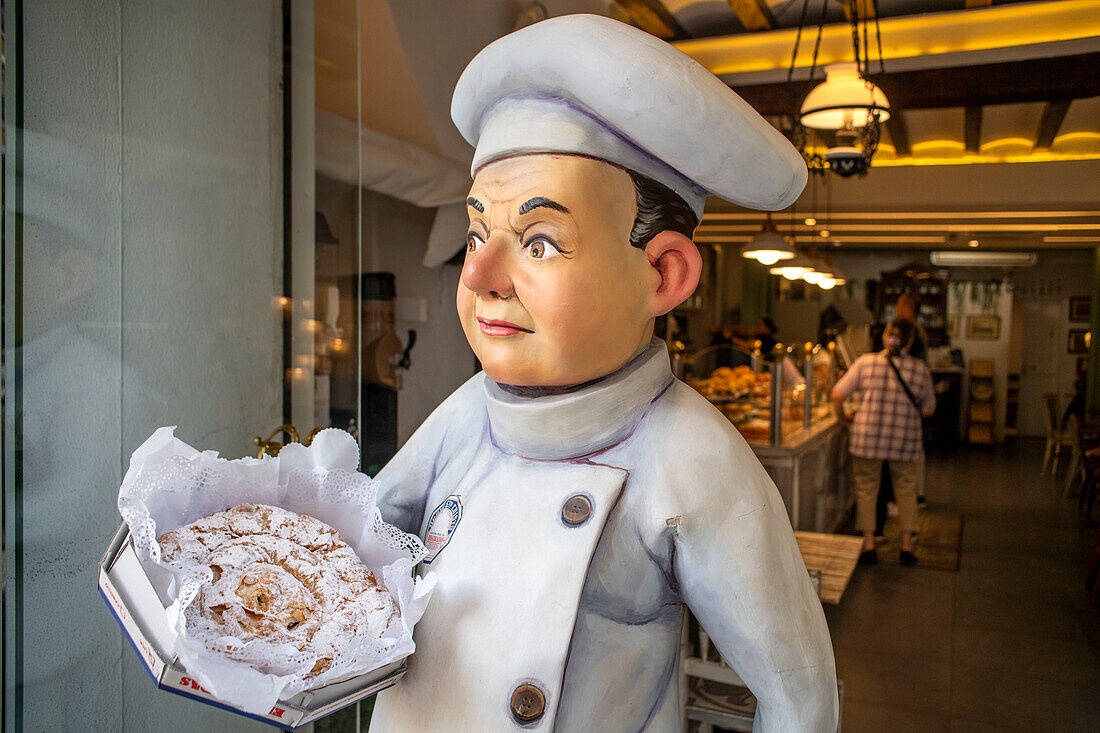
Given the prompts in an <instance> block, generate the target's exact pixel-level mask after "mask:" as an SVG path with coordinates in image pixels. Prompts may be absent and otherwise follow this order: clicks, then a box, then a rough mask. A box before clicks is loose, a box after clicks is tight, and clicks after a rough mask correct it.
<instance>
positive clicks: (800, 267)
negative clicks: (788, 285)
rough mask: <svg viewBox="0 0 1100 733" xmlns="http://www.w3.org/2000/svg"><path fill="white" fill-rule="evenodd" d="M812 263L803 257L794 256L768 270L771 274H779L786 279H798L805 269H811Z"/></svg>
mask: <svg viewBox="0 0 1100 733" xmlns="http://www.w3.org/2000/svg"><path fill="white" fill-rule="evenodd" d="M812 269H813V265H812V263H811V262H810V261H809V260H808V259H807V258H805V257H796V258H794V259H793V260H788V261H786V262H784V263H783V264H781V265H780V266H779V267H773V268H771V269H770V270H768V272H770V273H771V274H773V275H781V276H783V277H784V278H786V279H787V280H798V279H799V278H801V277H802V275H803V274H804V273H805V272H806V271H807V270H812Z"/></svg>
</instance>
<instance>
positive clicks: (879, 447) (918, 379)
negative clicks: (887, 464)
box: [836, 351, 936, 461]
mask: <svg viewBox="0 0 1100 733" xmlns="http://www.w3.org/2000/svg"><path fill="white" fill-rule="evenodd" d="M886 359H887V357H886V352H885V351H880V352H878V353H876V354H864V355H863V356H861V357H859V358H858V359H856V363H855V364H853V365H852V368H851V369H849V370H848V373H847V374H845V375H844V376H843V377H842V378H841V380H840V381H839V382H837V385H836V391H837V392H839V393H840V394H842V395H843V396H844V397H845V398H847V397H850V396H851V395H852V394H853V393H855V392H859V393H860V402H859V409H857V410H856V415H855V418H854V420H853V421H852V436H851V441H850V443H849V448H848V449H849V451H850V452H851V453H852V455H854V456H860V457H861V458H879V459H886V460H895V461H915V460H917V459H918V458H920V456H921V453H922V451H923V450H924V446H923V445H922V443H921V416H920V415H919V414H918V413H917V408H916V407H914V406H913V403H912V402H910V401H909V397H908V396H907V395H906V394H905V390H904V389H903V388H902V386H901V384H900V383H899V382H898V377H897V375H896V374H894V370H893V369H891V368H890V364H889V363H888V362H887V360H886ZM894 364H895V365H897V368H898V371H899V372H901V376H902V378H904V379H905V383H906V384H907V385H909V391H910V392H912V393H913V396H914V397H915V398H916V399H917V402H918V403H920V405H921V407H928V406H932V407H934V406H935V404H936V396H935V394H934V393H933V391H932V373H931V372H930V371H929V370H928V365H927V364H925V363H924V362H923V361H921V360H920V359H916V358H914V357H912V356H909V355H908V354H902V355H900V356H895V357H894Z"/></svg>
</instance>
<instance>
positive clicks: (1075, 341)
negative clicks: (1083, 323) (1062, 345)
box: [1066, 328, 1090, 354]
mask: <svg viewBox="0 0 1100 733" xmlns="http://www.w3.org/2000/svg"><path fill="white" fill-rule="evenodd" d="M1089 341H1090V339H1089V332H1088V330H1086V329H1084V328H1071V329H1070V330H1069V340H1068V343H1067V344H1066V351H1068V352H1069V353H1071V354H1087V353H1089Z"/></svg>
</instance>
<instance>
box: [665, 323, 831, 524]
mask: <svg viewBox="0 0 1100 733" xmlns="http://www.w3.org/2000/svg"><path fill="white" fill-rule="evenodd" d="M682 361H683V364H684V379H685V381H686V382H687V383H688V385H689V386H691V387H692V388H693V389H695V390H696V391H697V392H699V393H700V394H701V395H703V396H704V397H706V398H707V399H708V400H709V401H710V402H711V403H712V404H713V405H714V406H715V407H716V408H718V410H720V411H721V412H722V414H723V415H725V416H726V417H727V418H729V420H730V422H731V423H733V425H734V427H736V428H737V431H738V432H739V433H741V435H742V437H744V438H745V440H746V441H747V442H748V444H749V446H750V447H751V448H752V450H753V452H754V453H755V454H756V457H757V458H758V459H760V462H761V463H762V464H763V465H764V468H765V469H767V471H768V473H769V475H770V476H771V478H772V480H773V481H774V482H775V484H776V487H777V488H778V489H779V493H780V494H781V495H782V497H783V501H784V504H785V505H786V507H787V512H788V515H789V516H790V518H791V525H792V526H793V527H794V528H795V529H806V530H814V531H818V532H824V531H833V530H835V529H836V528H837V526H838V525H839V524H840V523H842V522H843V519H844V516H845V515H846V513H847V511H848V509H849V508H850V506H851V498H850V496H849V493H848V482H847V478H846V476H847V463H846V461H847V433H846V432H845V431H844V430H843V429H842V428H841V427H840V425H839V424H838V423H837V422H836V420H835V418H834V417H833V415H832V410H831V405H830V400H829V395H830V392H831V391H832V388H833V385H834V384H835V383H836V378H837V368H836V358H835V354H834V349H833V347H832V345H827V346H826V345H820V344H818V345H814V344H809V343H807V344H805V345H804V346H801V347H787V346H784V345H782V344H779V345H777V346H776V348H775V350H774V352H773V353H772V354H768V355H765V354H763V353H761V352H760V350H759V348H758V347H757V348H756V349H753V350H752V351H749V350H745V349H741V348H738V347H736V346H729V345H721V346H711V347H707V348H705V349H701V350H699V351H698V352H696V353H695V354H691V355H687V356H685V357H684V358H683V359H682Z"/></svg>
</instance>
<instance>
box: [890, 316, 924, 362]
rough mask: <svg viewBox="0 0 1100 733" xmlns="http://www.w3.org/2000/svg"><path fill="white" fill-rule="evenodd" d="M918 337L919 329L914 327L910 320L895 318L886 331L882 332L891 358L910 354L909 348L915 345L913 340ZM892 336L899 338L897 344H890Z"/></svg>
mask: <svg viewBox="0 0 1100 733" xmlns="http://www.w3.org/2000/svg"><path fill="white" fill-rule="evenodd" d="M916 335H917V327H916V326H914V325H913V322H912V321H910V320H909V319H908V318H895V319H894V320H892V321H890V324H889V325H888V326H886V330H885V331H883V332H882V343H883V345H884V346H885V347H886V351H887V352H889V354H890V356H897V355H898V354H908V353H909V346H910V344H912V343H913V338H914V337H915V336H916ZM891 336H897V338H898V343H897V344H891V343H889V340H890V337H891Z"/></svg>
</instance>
